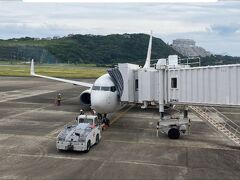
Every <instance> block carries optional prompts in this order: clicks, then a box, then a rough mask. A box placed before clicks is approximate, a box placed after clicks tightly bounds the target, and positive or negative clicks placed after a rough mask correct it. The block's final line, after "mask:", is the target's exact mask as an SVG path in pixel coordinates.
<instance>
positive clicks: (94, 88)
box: [92, 86, 100, 90]
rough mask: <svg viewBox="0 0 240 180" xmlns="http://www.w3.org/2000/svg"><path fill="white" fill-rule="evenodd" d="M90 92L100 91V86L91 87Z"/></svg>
mask: <svg viewBox="0 0 240 180" xmlns="http://www.w3.org/2000/svg"><path fill="white" fill-rule="evenodd" d="M92 90H100V86H93V87H92Z"/></svg>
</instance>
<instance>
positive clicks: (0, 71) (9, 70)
mask: <svg viewBox="0 0 240 180" xmlns="http://www.w3.org/2000/svg"><path fill="white" fill-rule="evenodd" d="M35 72H36V73H38V74H41V75H46V76H53V77H62V78H97V77H99V76H101V75H103V74H105V73H106V68H97V67H78V66H72V65H57V66H56V65H41V66H35ZM0 76H30V65H0Z"/></svg>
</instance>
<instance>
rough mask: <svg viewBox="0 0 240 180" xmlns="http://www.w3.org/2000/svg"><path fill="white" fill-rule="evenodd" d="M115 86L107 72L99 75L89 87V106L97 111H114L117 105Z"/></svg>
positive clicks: (104, 112)
mask: <svg viewBox="0 0 240 180" xmlns="http://www.w3.org/2000/svg"><path fill="white" fill-rule="evenodd" d="M119 104H120V103H119V98H118V93H117V90H116V87H115V85H114V83H113V81H112V79H111V77H110V75H109V74H104V75H102V76H101V77H99V78H98V79H97V80H96V81H95V82H94V84H93V86H92V88H91V108H92V109H94V110H95V111H96V112H97V113H101V114H107V113H112V112H114V111H115V110H116V109H117V108H118V106H119Z"/></svg>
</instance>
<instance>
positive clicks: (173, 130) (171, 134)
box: [168, 128, 180, 139]
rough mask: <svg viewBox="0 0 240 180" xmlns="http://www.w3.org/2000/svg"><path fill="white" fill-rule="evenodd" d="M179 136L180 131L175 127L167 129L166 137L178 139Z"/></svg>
mask: <svg viewBox="0 0 240 180" xmlns="http://www.w3.org/2000/svg"><path fill="white" fill-rule="evenodd" d="M179 136H180V132H179V130H178V129H177V128H171V129H170V130H169V131H168V137H169V138H170V139H178V138H179Z"/></svg>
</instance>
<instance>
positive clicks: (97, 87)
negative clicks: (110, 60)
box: [92, 86, 116, 92]
mask: <svg viewBox="0 0 240 180" xmlns="http://www.w3.org/2000/svg"><path fill="white" fill-rule="evenodd" d="M92 90H96V91H111V92H115V91H116V87H115V86H111V87H107V86H93V87H92Z"/></svg>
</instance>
